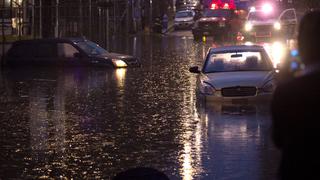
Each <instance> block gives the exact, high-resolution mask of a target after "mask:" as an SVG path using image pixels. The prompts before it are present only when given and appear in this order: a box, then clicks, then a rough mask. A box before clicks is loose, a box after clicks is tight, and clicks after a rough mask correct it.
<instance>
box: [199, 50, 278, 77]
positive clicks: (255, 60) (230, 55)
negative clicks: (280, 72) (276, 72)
mask: <svg viewBox="0 0 320 180" xmlns="http://www.w3.org/2000/svg"><path fill="white" fill-rule="evenodd" d="M272 69H273V66H272V63H271V61H270V59H269V58H268V56H267V55H266V53H263V52H261V51H242V52H241V51H240V52H239V51H237V52H221V53H220V52H217V53H212V54H210V55H209V57H208V59H207V61H206V63H205V67H204V73H215V72H234V71H270V70H272Z"/></svg>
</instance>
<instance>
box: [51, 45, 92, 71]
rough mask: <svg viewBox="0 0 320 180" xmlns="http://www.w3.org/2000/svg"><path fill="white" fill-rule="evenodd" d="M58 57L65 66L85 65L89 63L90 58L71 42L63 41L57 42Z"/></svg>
mask: <svg viewBox="0 0 320 180" xmlns="http://www.w3.org/2000/svg"><path fill="white" fill-rule="evenodd" d="M57 50H58V59H59V62H60V63H61V64H62V65H64V66H85V65H88V64H89V62H88V58H86V57H84V56H83V55H82V54H81V52H80V51H79V50H78V49H77V48H76V47H74V46H73V45H72V44H71V43H67V42H63V43H58V44H57Z"/></svg>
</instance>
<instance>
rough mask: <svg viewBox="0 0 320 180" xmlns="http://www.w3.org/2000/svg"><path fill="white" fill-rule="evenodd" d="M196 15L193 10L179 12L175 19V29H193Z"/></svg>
mask: <svg viewBox="0 0 320 180" xmlns="http://www.w3.org/2000/svg"><path fill="white" fill-rule="evenodd" d="M195 15H196V13H195V12H194V11H193V10H183V11H178V12H177V13H176V15H175V18H174V28H175V29H186V28H191V27H192V26H193V24H194V20H195Z"/></svg>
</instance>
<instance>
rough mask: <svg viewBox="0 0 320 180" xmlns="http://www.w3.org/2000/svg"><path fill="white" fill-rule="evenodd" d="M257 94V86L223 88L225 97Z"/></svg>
mask: <svg viewBox="0 0 320 180" xmlns="http://www.w3.org/2000/svg"><path fill="white" fill-rule="evenodd" d="M256 94H257V88H256V87H228V88H222V96H224V97H241V96H255V95H256Z"/></svg>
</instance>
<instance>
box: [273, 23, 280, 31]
mask: <svg viewBox="0 0 320 180" xmlns="http://www.w3.org/2000/svg"><path fill="white" fill-rule="evenodd" d="M273 27H274V29H275V30H280V29H281V24H280V23H279V22H276V23H274V25H273Z"/></svg>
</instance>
